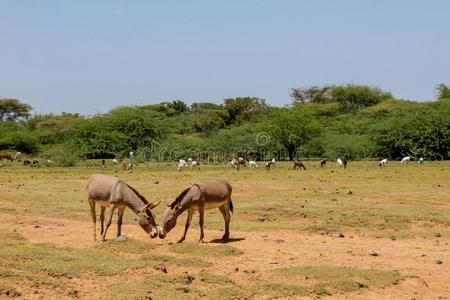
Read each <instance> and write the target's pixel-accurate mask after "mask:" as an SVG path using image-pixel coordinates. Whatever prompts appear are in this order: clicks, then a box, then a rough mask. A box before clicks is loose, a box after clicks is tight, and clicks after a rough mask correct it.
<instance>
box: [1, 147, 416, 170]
mask: <svg viewBox="0 0 450 300" xmlns="http://www.w3.org/2000/svg"><path fill="white" fill-rule="evenodd" d="M128 155H129V159H128V158H125V159H123V160H122V162H121V165H122V170H123V171H129V172H132V170H133V164H132V162H131V161H133V159H134V158H135V154H134V152H133V151H131V152H130V153H129V154H128ZM411 159H412V157H411V156H405V157H404V158H403V159H402V160H401V164H408V163H409V162H410V161H411ZM1 160H9V161H17V162H20V163H22V164H23V165H36V164H39V163H40V161H39V160H37V159H27V158H26V157H25V156H24V155H23V154H22V153H21V152H17V153H16V154H15V155H14V156H12V155H11V154H9V153H0V161H1ZM275 162H276V160H275V158H272V160H270V161H268V162H266V163H264V166H265V169H266V170H270V169H272V168H273V167H274V166H275ZM423 162H424V159H423V157H420V158H419V159H418V160H417V163H418V164H419V165H421V164H423ZM46 163H47V164H49V165H51V164H52V163H53V162H52V160H50V159H48V158H47V159H46ZM326 163H327V160H326V159H321V160H320V167H321V168H322V167H324V166H325V165H326ZM336 163H337V166H338V167H339V168H344V169H345V168H347V163H348V160H347V159H345V158H344V159H340V158H338V159H337V160H336ZM102 164H103V165H105V164H106V161H105V159H102ZM112 164H113V165H119V161H118V160H117V159H116V158H114V159H112ZM229 164H230V166H231V168H234V169H236V170H240V169H241V168H246V167H247V166H248V167H249V168H250V169H252V168H257V167H258V163H257V161H256V160H249V161H247V160H245V159H244V158H242V157H238V158H233V159H232V160H231V161H230V162H229ZM387 164H388V159H387V158H385V159H382V160H381V161H380V162H379V166H380V167H382V168H383V167H386V166H387ZM0 166H1V162H0ZM188 167H190V168H191V170H200V162H199V161H198V160H193V159H192V158H189V159H188V160H187V161H186V160H184V159H180V160H179V161H178V166H177V170H178V171H180V172H181V171H183V170H185V169H186V168H188ZM292 169H293V170H301V169H303V170H306V166H305V164H304V163H303V162H302V161H300V160H298V159H294V161H293V166H292Z"/></svg>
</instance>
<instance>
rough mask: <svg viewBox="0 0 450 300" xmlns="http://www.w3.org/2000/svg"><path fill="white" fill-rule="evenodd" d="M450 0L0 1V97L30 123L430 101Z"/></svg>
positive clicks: (438, 79)
mask: <svg viewBox="0 0 450 300" xmlns="http://www.w3.org/2000/svg"><path fill="white" fill-rule="evenodd" d="M448 11H450V3H448V2H447V1H443V0H437V1H433V2H429V3H424V2H423V1H419V0H416V1H406V0H401V1H395V3H391V2H389V1H387V0H384V1H376V2H375V1H373V2H372V1H365V2H362V1H357V0H345V1H342V2H339V3H335V2H331V1H326V0H319V1H314V2H313V1H310V2H306V1H302V2H298V1H294V0H289V1H288V0H287V1H283V2H281V3H280V2H277V1H269V0H268V1H256V0H249V1H246V2H244V3H242V2H239V1H229V2H227V3H226V4H224V3H214V4H211V3H210V2H208V1H204V0H199V1H195V2H192V3H178V2H176V1H167V2H164V3H155V2H146V1H136V2H133V3H126V2H122V1H111V2H94V3H91V2H87V1H78V2H56V1H40V2H39V3H33V2H26V1H23V2H18V1H8V0H3V1H2V0H0V35H1V36H2V43H3V44H4V45H7V46H4V47H1V48H0V64H1V65H2V66H3V69H4V70H5V71H4V72H0V97H2V98H16V99H19V100H20V101H21V102H24V103H28V104H30V105H31V106H32V107H33V113H34V114H45V113H54V114H60V113H62V112H67V113H79V114H81V115H93V114H97V113H106V112H108V111H110V110H111V109H113V108H115V107H118V106H130V105H138V106H139V105H147V104H155V103H160V102H163V101H173V100H177V99H179V100H182V101H184V102H185V103H187V104H188V105H191V104H192V103H194V102H212V103H217V104H220V103H222V101H223V99H225V98H234V97H246V96H249V97H258V98H262V99H266V101H267V103H268V104H270V105H271V106H278V107H283V106H285V105H289V104H291V103H292V100H291V98H290V96H289V94H290V92H291V88H297V87H308V86H311V85H318V86H322V85H327V84H335V85H340V84H346V83H353V84H364V85H370V86H376V87H380V88H382V89H383V90H386V91H390V92H391V93H392V94H393V95H394V97H395V98H398V99H405V100H412V101H419V102H420V101H431V100H434V99H435V90H434V89H435V87H436V85H437V84H439V83H445V84H448V83H449V82H450V74H449V72H448V70H449V69H450V60H449V59H448V53H450V40H449V39H447V38H445V37H446V36H450V20H449V18H448V17H447V16H446V14H447V12H448Z"/></svg>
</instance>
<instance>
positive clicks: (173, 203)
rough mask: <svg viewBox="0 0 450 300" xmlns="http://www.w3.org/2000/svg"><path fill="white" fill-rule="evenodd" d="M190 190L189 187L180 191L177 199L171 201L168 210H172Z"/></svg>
mask: <svg viewBox="0 0 450 300" xmlns="http://www.w3.org/2000/svg"><path fill="white" fill-rule="evenodd" d="M190 189H191V186H190V187H188V188H185V189H184V191H182V192H181V194H180V195H179V196H178V197H177V199H175V201H173V202H172V204H170V208H172V209H173V208H174V207H175V205H176V204H177V203H180V202H181V199H183V197H184V196H185V195H186V194H187V192H189V190H190Z"/></svg>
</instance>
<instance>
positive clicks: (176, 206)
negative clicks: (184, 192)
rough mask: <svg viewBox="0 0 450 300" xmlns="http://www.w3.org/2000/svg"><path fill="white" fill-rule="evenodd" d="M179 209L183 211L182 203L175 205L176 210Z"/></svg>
mask: <svg viewBox="0 0 450 300" xmlns="http://www.w3.org/2000/svg"><path fill="white" fill-rule="evenodd" d="M177 209H181V205H180V202H177V204H176V205H175V210H177Z"/></svg>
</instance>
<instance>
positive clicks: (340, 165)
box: [337, 158, 348, 169]
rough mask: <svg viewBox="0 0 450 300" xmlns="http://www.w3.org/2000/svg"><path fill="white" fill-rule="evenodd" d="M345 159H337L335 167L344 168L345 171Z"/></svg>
mask: <svg viewBox="0 0 450 300" xmlns="http://www.w3.org/2000/svg"><path fill="white" fill-rule="evenodd" d="M347 162H348V161H347V159H345V158H344V159H340V158H338V159H337V165H338V167H339V168H341V167H344V169H347Z"/></svg>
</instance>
